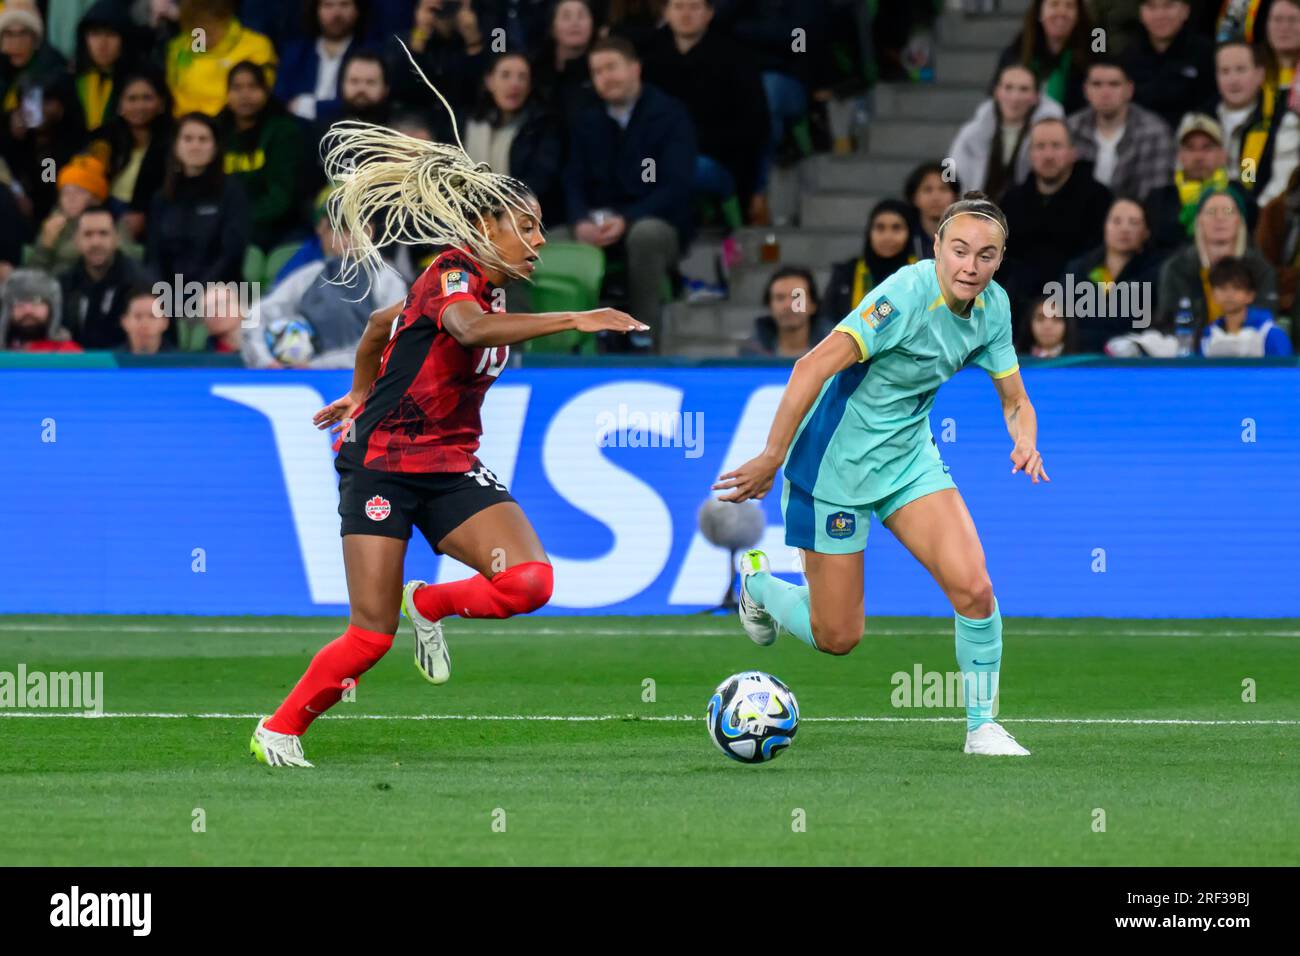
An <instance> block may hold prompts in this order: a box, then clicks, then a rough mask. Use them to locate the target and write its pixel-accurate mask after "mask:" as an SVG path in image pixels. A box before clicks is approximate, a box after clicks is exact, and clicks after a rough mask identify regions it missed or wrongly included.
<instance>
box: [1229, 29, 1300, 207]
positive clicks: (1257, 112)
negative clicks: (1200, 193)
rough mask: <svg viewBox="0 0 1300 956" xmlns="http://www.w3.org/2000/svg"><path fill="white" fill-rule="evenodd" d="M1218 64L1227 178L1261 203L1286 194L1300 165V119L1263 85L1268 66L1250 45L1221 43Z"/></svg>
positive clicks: (1272, 91)
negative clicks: (1292, 175) (1293, 174)
mask: <svg viewBox="0 0 1300 956" xmlns="http://www.w3.org/2000/svg"><path fill="white" fill-rule="evenodd" d="M1214 62H1215V81H1216V83H1217V84H1218V102H1217V104H1216V105H1215V114H1216V117H1217V119H1218V120H1219V124H1220V125H1221V126H1222V128H1223V134H1224V147H1225V148H1226V149H1227V151H1228V162H1227V170H1228V178H1230V179H1232V180H1233V181H1234V182H1239V183H1240V184H1241V186H1242V188H1243V189H1245V190H1246V191H1247V192H1249V193H1251V194H1252V196H1253V197H1255V199H1256V201H1257V202H1258V203H1259V205H1261V206H1262V205H1264V204H1265V203H1267V202H1268V201H1269V200H1271V199H1273V198H1274V197H1275V196H1278V195H1279V194H1281V192H1282V191H1283V190H1284V189H1285V188H1286V183H1287V180H1289V179H1290V178H1291V172H1292V171H1293V170H1294V169H1295V168H1296V166H1297V164H1300V117H1298V116H1296V114H1295V113H1294V112H1292V111H1291V110H1290V109H1288V108H1287V106H1286V103H1285V102H1283V101H1279V100H1278V98H1277V92H1276V91H1275V90H1274V89H1272V88H1271V87H1268V86H1265V85H1264V64H1263V62H1262V61H1261V60H1260V59H1259V53H1258V51H1256V50H1255V48H1254V47H1252V46H1250V45H1249V44H1248V43H1245V42H1244V41H1241V40H1232V41H1229V42H1227V43H1223V44H1220V45H1219V48H1218V49H1217V50H1216V51H1215V54H1214Z"/></svg>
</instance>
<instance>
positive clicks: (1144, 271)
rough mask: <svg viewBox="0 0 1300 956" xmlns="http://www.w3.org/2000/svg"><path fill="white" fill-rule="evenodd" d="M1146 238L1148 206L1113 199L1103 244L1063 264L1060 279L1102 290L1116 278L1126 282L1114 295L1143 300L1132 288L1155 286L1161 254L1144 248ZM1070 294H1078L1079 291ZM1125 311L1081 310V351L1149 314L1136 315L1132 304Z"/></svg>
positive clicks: (1103, 342) (1116, 281)
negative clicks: (1112, 312)
mask: <svg viewBox="0 0 1300 956" xmlns="http://www.w3.org/2000/svg"><path fill="white" fill-rule="evenodd" d="M1150 238H1151V232H1150V230H1149V229H1148V228H1147V219H1146V210H1144V209H1143V208H1142V204H1141V203H1139V202H1137V200H1134V199H1129V198H1125V197H1121V198H1119V199H1116V200H1115V201H1114V202H1112V203H1111V204H1110V209H1109V210H1107V212H1106V225H1105V232H1104V239H1103V241H1102V244H1101V245H1100V246H1098V247H1097V248H1095V249H1092V250H1089V251H1088V252H1085V253H1084V254H1083V255H1081V256H1079V257H1078V258H1077V259H1074V260H1072V261H1071V262H1070V263H1068V264H1067V265H1066V267H1065V276H1064V277H1063V280H1062V281H1063V283H1064V284H1065V287H1066V288H1067V289H1069V288H1070V287H1071V284H1072V285H1073V288H1074V289H1076V290H1078V289H1079V287H1080V286H1082V285H1083V284H1084V283H1087V282H1091V283H1094V284H1095V285H1096V286H1097V293H1098V294H1099V295H1100V294H1102V293H1106V292H1108V291H1109V290H1110V289H1111V288H1112V287H1113V286H1114V285H1116V284H1119V285H1122V286H1126V287H1127V288H1126V289H1125V290H1124V293H1123V296H1122V298H1117V299H1116V301H1122V302H1127V303H1129V304H1130V305H1132V304H1134V303H1137V302H1142V301H1146V300H1144V299H1141V298H1137V297H1135V294H1136V296H1141V295H1143V294H1144V292H1143V291H1142V289H1143V288H1145V289H1150V290H1154V288H1155V286H1156V282H1157V280H1158V278H1159V271H1160V260H1159V259H1157V258H1156V256H1155V255H1153V254H1152V253H1151V252H1150V251H1149V250H1148V248H1147V245H1148V243H1149V241H1150ZM1139 283H1147V285H1146V286H1145V287H1141V288H1140V287H1139V286H1138V285H1137V284H1139ZM1152 298H1154V297H1152ZM1074 299H1077V292H1076V294H1075V296H1074ZM1072 301H1073V300H1072ZM1094 301H1101V300H1100V299H1095V300H1094ZM1148 304H1149V305H1150V306H1151V307H1152V308H1153V309H1154V307H1155V306H1156V305H1157V303H1155V302H1148ZM1129 311H1130V313H1131V314H1125V315H1111V314H1109V312H1108V311H1106V310H1101V309H1098V310H1096V313H1095V314H1092V315H1085V316H1080V317H1079V321H1078V326H1079V328H1078V336H1079V347H1080V349H1082V351H1084V352H1101V351H1103V349H1104V348H1105V346H1106V342H1107V341H1109V340H1110V339H1112V338H1114V337H1115V336H1116V335H1123V334H1125V333H1126V332H1129V331H1131V330H1132V328H1133V326H1134V322H1135V321H1136V320H1139V319H1141V320H1146V319H1150V318H1151V315H1146V316H1139V315H1137V314H1136V313H1135V312H1133V311H1132V309H1130V310H1129Z"/></svg>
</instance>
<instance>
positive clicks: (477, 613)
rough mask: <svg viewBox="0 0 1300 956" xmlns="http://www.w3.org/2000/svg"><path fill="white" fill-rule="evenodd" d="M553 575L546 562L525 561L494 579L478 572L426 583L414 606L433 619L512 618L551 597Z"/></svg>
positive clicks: (534, 607)
mask: <svg viewBox="0 0 1300 956" xmlns="http://www.w3.org/2000/svg"><path fill="white" fill-rule="evenodd" d="M553 584H554V576H553V572H552V570H551V566H550V565H549V564H547V563H546V562H545V561H526V562H524V563H523V564H516V565H515V566H514V567H512V568H507V569H506V570H504V571H502V572H500V573H499V574H497V575H496V576H495V577H493V578H490V579H489V578H485V577H483V575H481V574H476V575H474V577H472V578H466V579H465V580H463V581H448V582H447V583H446V584H426V585H425V586H424V587H422V588H419V589H418V590H416V592H415V595H414V597H413V600H414V601H415V609H416V610H417V611H419V612H420V613H421V614H423V615H424V616H425V617H427V618H429V619H430V620H432V621H436V620H439V619H441V618H444V617H447V616H448V615H450V614H459V615H460V616H461V617H510V616H511V615H514V614H527V613H528V612H529V611H536V610H537V609H538V608H539V607H541V606H542V605H543V604H545V603H546V602H547V601H549V600H550V599H551V588H552V585H553Z"/></svg>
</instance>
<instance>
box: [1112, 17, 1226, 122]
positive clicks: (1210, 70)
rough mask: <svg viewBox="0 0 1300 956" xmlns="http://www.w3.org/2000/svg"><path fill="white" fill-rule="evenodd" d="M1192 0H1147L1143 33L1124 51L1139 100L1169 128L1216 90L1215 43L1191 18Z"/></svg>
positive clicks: (1127, 67)
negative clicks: (1191, 25) (1188, 20)
mask: <svg viewBox="0 0 1300 956" xmlns="http://www.w3.org/2000/svg"><path fill="white" fill-rule="evenodd" d="M1190 14H1191V7H1190V5H1189V4H1188V0H1142V6H1141V7H1140V9H1139V11H1138V15H1139V16H1140V17H1141V19H1142V33H1141V35H1139V36H1138V37H1137V38H1136V39H1135V40H1134V41H1133V43H1132V44H1130V45H1129V47H1128V48H1127V49H1126V50H1125V51H1124V58H1123V59H1124V66H1125V70H1126V71H1127V72H1128V75H1129V76H1130V77H1131V78H1132V80H1133V84H1134V86H1135V87H1136V93H1135V94H1134V96H1135V99H1136V100H1137V102H1138V104H1139V105H1140V106H1145V107H1146V108H1147V109H1149V110H1151V111H1152V112H1153V113H1156V114H1157V115H1158V116H1160V118H1161V119H1163V120H1164V121H1165V122H1166V123H1167V124H1168V125H1169V128H1170V129H1173V128H1174V127H1176V126H1177V125H1178V123H1179V121H1180V120H1181V119H1182V117H1183V114H1184V113H1186V112H1188V111H1189V110H1195V109H1199V108H1200V106H1201V104H1202V103H1204V102H1206V101H1207V100H1208V99H1209V98H1210V97H1211V96H1213V95H1214V44H1213V43H1212V42H1211V40H1210V39H1209V38H1208V37H1204V36H1201V35H1200V34H1199V33H1197V32H1196V31H1195V30H1193V29H1192V28H1191V27H1190V26H1188V24H1187V18H1188V17H1189V16H1190Z"/></svg>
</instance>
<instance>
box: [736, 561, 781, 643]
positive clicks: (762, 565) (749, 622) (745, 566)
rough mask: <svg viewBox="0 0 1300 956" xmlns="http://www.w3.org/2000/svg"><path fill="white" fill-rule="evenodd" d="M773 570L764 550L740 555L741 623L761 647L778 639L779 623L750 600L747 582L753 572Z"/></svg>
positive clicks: (750, 637)
mask: <svg viewBox="0 0 1300 956" xmlns="http://www.w3.org/2000/svg"><path fill="white" fill-rule="evenodd" d="M771 570H772V568H771V566H770V565H769V564H768V561H767V555H766V554H764V553H763V552H762V551H759V550H757V549H755V550H751V551H746V552H745V553H744V554H742V555H741V556H740V607H739V609H738V610H739V612H740V623H741V624H742V625H743V626H744V628H745V633H746V634H748V635H749V639H750V640H751V641H753V642H754V643H755V644H758V645H759V646H760V647H767V646H768V645H769V644H771V643H772V642H773V641H775V640H776V633H777V625H776V621H774V620H772V615H771V614H768V613H767V611H765V610H763V609H762V608H761V607H759V606H758V605H757V604H755V603H754V602H753V601H751V600H750V598H749V594H748V593H747V592H746V591H745V582H746V581H747V580H748V579H749V576H750V575H751V574H756V573H757V572H759V571H771Z"/></svg>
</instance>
